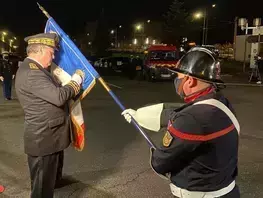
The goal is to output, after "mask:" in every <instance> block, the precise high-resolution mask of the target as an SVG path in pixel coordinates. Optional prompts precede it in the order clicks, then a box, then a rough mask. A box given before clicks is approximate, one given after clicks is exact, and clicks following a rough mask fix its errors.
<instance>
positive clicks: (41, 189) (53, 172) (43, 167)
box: [28, 151, 64, 198]
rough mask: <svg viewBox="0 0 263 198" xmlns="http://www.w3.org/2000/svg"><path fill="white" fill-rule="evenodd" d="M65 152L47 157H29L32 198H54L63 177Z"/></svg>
mask: <svg viewBox="0 0 263 198" xmlns="http://www.w3.org/2000/svg"><path fill="white" fill-rule="evenodd" d="M63 161H64V151H60V152H57V153H54V154H51V155H46V156H41V157H38V156H30V155H28V165H29V171H30V178H31V198H53V195H54V189H55V185H56V183H58V182H59V180H60V179H61V177H62V169H63Z"/></svg>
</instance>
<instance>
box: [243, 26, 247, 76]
mask: <svg viewBox="0 0 263 198" xmlns="http://www.w3.org/2000/svg"><path fill="white" fill-rule="evenodd" d="M247 34H248V23H246V36H245V50H244V60H243V72H244V73H245V72H246V58H247Z"/></svg>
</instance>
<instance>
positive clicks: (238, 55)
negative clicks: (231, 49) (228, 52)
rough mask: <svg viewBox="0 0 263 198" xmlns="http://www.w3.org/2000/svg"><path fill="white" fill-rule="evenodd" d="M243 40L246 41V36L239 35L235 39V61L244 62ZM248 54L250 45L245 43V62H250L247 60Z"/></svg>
mask: <svg viewBox="0 0 263 198" xmlns="http://www.w3.org/2000/svg"><path fill="white" fill-rule="evenodd" d="M248 36H249V35H248ZM245 39H246V35H239V36H237V37H236V52H235V60H236V61H242V62H243V61H244V53H245ZM250 53H251V43H247V51H246V62H249V61H250V58H249V55H250Z"/></svg>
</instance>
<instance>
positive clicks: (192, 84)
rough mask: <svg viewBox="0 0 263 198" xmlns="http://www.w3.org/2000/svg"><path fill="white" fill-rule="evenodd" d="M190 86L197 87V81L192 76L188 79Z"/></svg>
mask: <svg viewBox="0 0 263 198" xmlns="http://www.w3.org/2000/svg"><path fill="white" fill-rule="evenodd" d="M187 83H188V86H189V87H190V88H192V87H195V86H196V85H197V80H196V79H195V78H193V77H191V76H189V77H188V82H187Z"/></svg>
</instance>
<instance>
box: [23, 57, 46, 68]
mask: <svg viewBox="0 0 263 198" xmlns="http://www.w3.org/2000/svg"><path fill="white" fill-rule="evenodd" d="M27 58H28V59H30V60H32V61H35V62H36V63H37V64H39V65H40V66H41V67H43V65H42V64H41V63H40V62H38V61H37V60H36V59H34V58H31V57H27ZM43 69H44V67H43Z"/></svg>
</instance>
